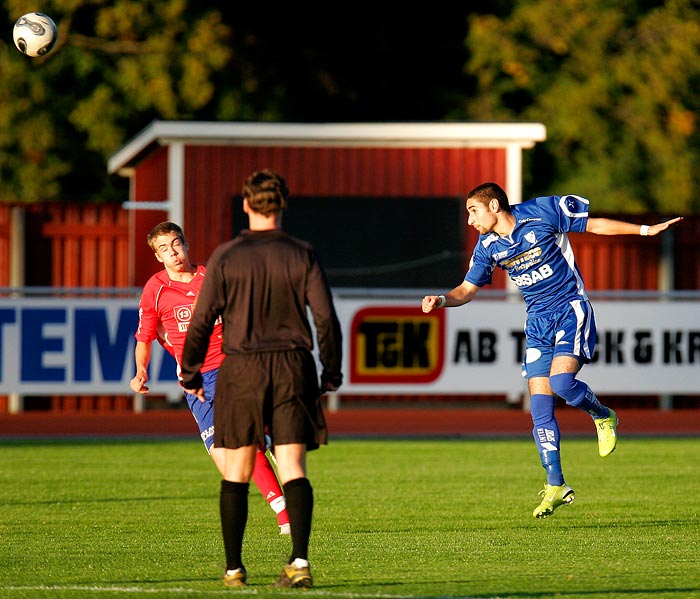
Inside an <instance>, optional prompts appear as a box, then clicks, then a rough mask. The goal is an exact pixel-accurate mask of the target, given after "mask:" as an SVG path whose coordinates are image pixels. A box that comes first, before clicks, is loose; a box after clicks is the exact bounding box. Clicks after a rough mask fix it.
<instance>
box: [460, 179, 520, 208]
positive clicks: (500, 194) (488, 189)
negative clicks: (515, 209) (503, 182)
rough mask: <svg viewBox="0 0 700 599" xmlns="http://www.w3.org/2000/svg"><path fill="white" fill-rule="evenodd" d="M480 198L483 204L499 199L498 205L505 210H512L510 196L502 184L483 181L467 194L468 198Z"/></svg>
mask: <svg viewBox="0 0 700 599" xmlns="http://www.w3.org/2000/svg"><path fill="white" fill-rule="evenodd" d="M469 199H474V200H478V201H479V202H481V203H482V204H488V203H489V202H490V201H491V200H498V205H499V206H500V207H501V210H503V211H504V212H510V211H511V210H510V202H508V196H507V195H506V192H505V191H503V188H501V186H500V185H498V184H496V183H482V184H481V185H477V186H476V187H475V188H474V189H472V190H471V191H470V192H469V193H468V194H467V200H469Z"/></svg>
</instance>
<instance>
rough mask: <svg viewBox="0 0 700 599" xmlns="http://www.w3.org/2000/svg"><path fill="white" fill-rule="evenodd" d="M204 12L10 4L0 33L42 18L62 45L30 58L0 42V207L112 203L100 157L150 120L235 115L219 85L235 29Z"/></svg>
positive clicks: (155, 5)
mask: <svg viewBox="0 0 700 599" xmlns="http://www.w3.org/2000/svg"><path fill="white" fill-rule="evenodd" d="M203 4H204V7H201V6H200V3H196V2H187V1H186V0H117V1H116V2H111V1H107V0H55V1H53V2H46V3H43V4H41V6H40V7H39V6H36V5H35V3H28V2H25V1H21V0H7V1H6V2H5V3H4V12H5V17H6V19H5V23H6V27H5V30H6V31H7V32H11V31H12V25H13V24H14V21H15V20H16V19H17V17H19V16H20V15H22V14H24V13H26V12H29V11H32V10H40V11H41V12H45V13H46V14H49V15H50V16H51V17H52V18H53V19H54V20H55V21H56V24H57V26H58V30H59V40H58V43H57V45H56V48H55V49H54V50H53V51H52V52H51V53H50V54H49V55H47V56H45V57H42V58H28V57H26V56H23V55H22V54H20V53H19V52H18V51H17V50H16V49H15V47H14V45H13V42H12V37H11V35H5V36H2V38H1V39H2V41H0V75H1V82H0V200H2V201H24V202H31V201H40V200H51V199H57V198H61V199H69V200H71V199H72V200H76V199H77V200H85V199H89V200H109V199H113V197H112V196H113V195H115V194H114V191H115V190H114V189H113V185H114V184H115V183H117V181H115V180H112V181H110V180H108V178H107V177H106V173H105V159H106V157H107V156H108V155H109V154H110V153H111V152H113V151H115V150H116V149H117V148H118V147H119V146H120V145H121V144H123V143H124V141H125V140H126V139H127V138H128V137H130V136H131V135H133V134H134V133H135V132H136V131H138V130H139V129H140V128H142V127H143V126H145V125H146V124H147V123H148V122H149V121H150V120H151V119H153V118H164V119H178V118H197V117H200V116H201V115H211V114H213V113H214V112H215V111H216V108H215V107H216V104H217V102H218V103H224V104H226V105H227V106H229V107H231V106H233V109H231V110H230V112H231V113H232V114H235V113H236V108H235V106H236V98H235V96H234V97H228V96H227V95H226V92H222V93H220V94H217V89H216V87H215V86H216V81H217V79H216V75H217V74H218V73H221V72H222V71H223V70H224V69H225V67H226V65H227V64H228V63H229V61H230V60H231V54H232V50H231V47H230V44H229V40H230V35H231V30H230V28H229V27H228V26H227V25H225V24H224V23H223V22H222V18H221V14H220V13H219V12H217V11H216V10H209V9H207V6H206V3H203ZM230 95H231V94H229V96H230ZM120 197H121V198H122V199H123V193H122V194H121V195H120Z"/></svg>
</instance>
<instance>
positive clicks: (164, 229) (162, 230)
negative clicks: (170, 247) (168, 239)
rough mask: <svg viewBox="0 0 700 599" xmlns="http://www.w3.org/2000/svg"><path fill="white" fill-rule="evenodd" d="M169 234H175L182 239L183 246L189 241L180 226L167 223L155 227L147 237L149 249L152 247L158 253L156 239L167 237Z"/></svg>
mask: <svg viewBox="0 0 700 599" xmlns="http://www.w3.org/2000/svg"><path fill="white" fill-rule="evenodd" d="M168 233H175V235H177V236H178V237H179V238H180V241H181V242H182V245H185V244H186V243H187V240H186V239H185V233H184V231H183V230H182V228H181V227H180V226H179V225H176V224H175V223H171V222H170V221H165V222H163V223H158V224H157V225H156V226H155V227H153V228H152V229H151V230H150V232H149V233H148V235H146V241H147V242H148V247H150V248H151V249H152V250H153V251H154V252H156V253H157V251H156V250H157V248H156V247H155V245H154V244H155V241H156V238H158V237H160V236H161V235H167V234H168Z"/></svg>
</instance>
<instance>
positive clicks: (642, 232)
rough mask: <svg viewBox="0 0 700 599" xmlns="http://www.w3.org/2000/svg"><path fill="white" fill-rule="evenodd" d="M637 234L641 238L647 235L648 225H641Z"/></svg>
mask: <svg viewBox="0 0 700 599" xmlns="http://www.w3.org/2000/svg"><path fill="white" fill-rule="evenodd" d="M639 234H640V235H641V236H642V237H646V236H647V235H649V225H642V226H641V227H639Z"/></svg>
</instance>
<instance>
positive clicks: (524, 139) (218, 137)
mask: <svg viewBox="0 0 700 599" xmlns="http://www.w3.org/2000/svg"><path fill="white" fill-rule="evenodd" d="M546 137H547V134H546V128H545V126H544V125H543V124H542V123H525V122H511V123H488V122H450V121H441V122H430V123H428V122H406V123H270V122H248V121H224V122H219V121H159V120H155V121H152V122H151V123H150V124H149V125H148V126H147V127H145V128H144V129H143V130H142V131H141V132H139V133H138V134H137V135H136V136H135V137H133V138H132V139H131V140H129V141H128V142H127V143H126V144H124V145H123V146H122V147H121V148H119V149H118V150H117V151H116V152H114V153H113V154H112V155H111V156H110V158H109V159H108V164H107V170H108V172H109V173H110V174H112V173H115V172H118V171H120V170H121V169H123V168H124V167H127V166H131V165H133V164H134V162H135V161H136V160H138V159H139V158H140V157H141V156H142V155H143V153H144V152H145V151H147V150H148V148H149V147H151V146H152V145H153V144H160V145H167V144H170V143H178V142H180V143H196V144H206V143H211V144H214V145H221V144H240V145H243V144H245V145H272V144H274V145H286V146H289V145H301V146H308V145H332V146H355V147H357V146H367V147H377V146H404V147H406V146H411V145H420V146H435V147H441V146H443V147H444V146H454V147H459V146H471V147H480V146H483V147H494V146H505V145H511V144H516V145H519V146H521V147H524V148H528V147H532V146H533V145H534V144H535V143H536V142H539V141H544V140H545V139H546Z"/></svg>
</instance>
